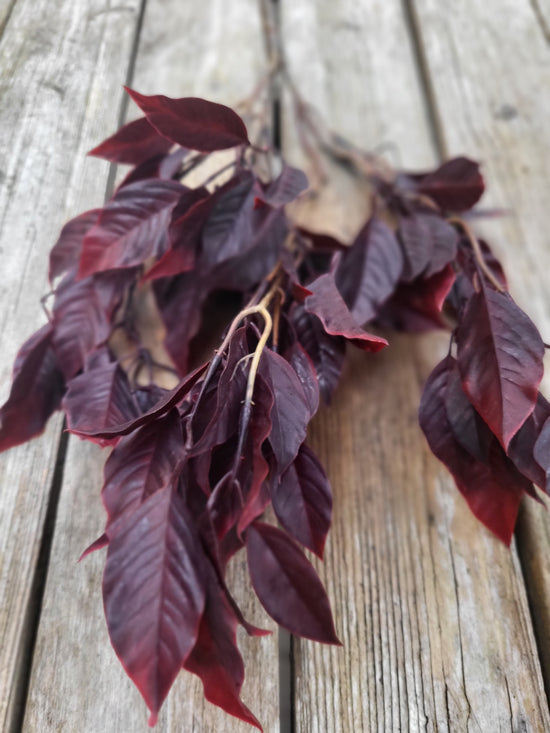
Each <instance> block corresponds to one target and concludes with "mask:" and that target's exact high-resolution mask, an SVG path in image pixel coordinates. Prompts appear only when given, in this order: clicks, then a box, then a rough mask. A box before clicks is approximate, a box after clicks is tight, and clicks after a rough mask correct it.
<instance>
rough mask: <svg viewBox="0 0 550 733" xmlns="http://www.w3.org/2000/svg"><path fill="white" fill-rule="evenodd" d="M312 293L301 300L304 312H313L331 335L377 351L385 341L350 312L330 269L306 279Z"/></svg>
mask: <svg viewBox="0 0 550 733" xmlns="http://www.w3.org/2000/svg"><path fill="white" fill-rule="evenodd" d="M307 287H308V290H310V291H311V293H312V295H310V296H308V297H307V298H306V300H305V303H304V307H305V309H306V311H308V313H311V314H312V315H315V316H317V318H319V320H320V321H321V323H322V324H323V328H324V329H325V331H326V332H327V333H328V334H330V335H331V336H343V338H345V339H346V340H347V341H350V342H351V343H352V344H353V345H354V346H357V348H358V349H362V350H363V351H374V352H376V351H380V349H383V348H384V346H387V345H388V342H387V341H386V339H385V338H382V337H381V336H374V335H373V334H371V333H367V332H366V331H364V330H363V329H362V328H361V327H360V326H359V325H358V323H357V321H356V320H355V319H354V317H353V316H352V314H351V313H350V311H349V309H348V307H347V305H346V304H345V302H344V299H343V298H342V296H341V295H340V293H339V291H338V288H337V287H336V283H335V282H334V278H333V276H332V275H331V274H330V273H326V274H325V275H321V277H318V278H317V279H316V280H314V281H313V282H311V283H308V286H307Z"/></svg>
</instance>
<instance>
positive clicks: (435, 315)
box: [376, 265, 456, 332]
mask: <svg viewBox="0 0 550 733" xmlns="http://www.w3.org/2000/svg"><path fill="white" fill-rule="evenodd" d="M455 278H456V274H455V272H454V270H453V268H452V266H451V265H447V266H446V267H444V268H443V269H442V270H441V271H440V272H436V273H435V274H434V275H431V276H430V277H427V278H424V277H421V278H418V279H416V280H413V282H411V283H399V285H398V286H397V289H396V291H395V293H394V294H393V295H392V297H391V298H390V299H389V300H388V301H387V302H386V303H385V304H384V305H383V306H382V308H381V309H380V311H379V313H378V315H377V316H376V323H377V324H379V325H380V326H383V327H385V328H393V329H395V330H397V331H408V332H422V331H431V330H433V329H434V328H448V323H446V322H445V320H444V319H443V316H442V314H441V311H442V308H443V305H444V303H445V300H446V298H447V296H448V295H449V293H450V291H451V289H452V287H453V284H454V282H455Z"/></svg>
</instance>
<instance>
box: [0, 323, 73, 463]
mask: <svg viewBox="0 0 550 733" xmlns="http://www.w3.org/2000/svg"><path fill="white" fill-rule="evenodd" d="M52 337H53V329H52V327H51V325H50V324H46V325H45V326H42V328H40V329H39V330H38V331H36V333H34V334H33V335H32V336H31V337H30V338H29V339H28V340H27V341H26V342H25V343H24V344H23V346H22V347H21V349H20V350H19V353H18V354H17V357H16V360H15V365H14V369H13V378H12V379H13V381H12V386H11V390H10V395H9V397H8V399H7V401H6V402H5V403H4V405H2V407H1V408H0V451H4V450H7V449H8V448H12V447H13V446H15V445H20V444H21V443H25V442H26V441H27V440H30V439H31V438H34V437H35V436H36V435H40V433H41V432H42V431H43V430H44V428H45V426H46V423H47V421H48V418H49V417H50V415H51V414H52V413H53V412H55V410H57V409H58V408H59V406H60V404H61V398H62V397H63V393H64V391H65V380H64V378H63V373H62V371H61V369H60V367H59V365H58V362H57V358H56V355H55V352H54V350H53V348H52Z"/></svg>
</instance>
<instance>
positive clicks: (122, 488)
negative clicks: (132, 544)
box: [101, 409, 183, 527]
mask: <svg viewBox="0 0 550 733" xmlns="http://www.w3.org/2000/svg"><path fill="white" fill-rule="evenodd" d="M182 454H183V435H182V429H181V422H180V419H179V414H178V411H177V410H176V409H172V410H171V411H170V412H169V413H167V414H166V415H165V416H164V417H163V418H162V419H159V420H156V421H155V422H150V423H147V424H146V425H144V426H143V427H141V428H139V429H137V430H136V431H135V432H134V433H133V434H132V435H129V436H127V437H126V438H124V439H123V440H122V441H121V442H120V443H119V444H118V445H117V446H116V448H115V449H114V450H113V452H112V453H111V455H110V456H109V458H108V459H107V461H106V463H105V469H104V483H103V488H102V490H101V498H102V499H103V504H104V505H105V509H106V510H107V517H108V519H107V527H109V525H111V524H112V523H113V522H114V521H117V520H118V519H119V518H120V517H121V516H122V515H123V514H125V513H126V512H132V511H136V510H137V509H138V508H139V506H140V505H141V504H143V502H144V501H146V500H147V499H148V498H149V497H150V496H151V495H152V494H154V493H155V492H156V491H162V490H164V489H168V488H169V486H170V484H171V482H172V481H173V473H174V470H175V468H176V465H177V463H178V460H179V459H180V457H181V456H182Z"/></svg>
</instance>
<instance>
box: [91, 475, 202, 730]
mask: <svg viewBox="0 0 550 733" xmlns="http://www.w3.org/2000/svg"><path fill="white" fill-rule="evenodd" d="M108 536H109V549H108V552H107V561H106V564H105V572H104V576H103V602H104V606H105V616H106V619H107V626H108V629H109V636H110V638H111V643H112V645H113V647H114V650H115V652H116V654H117V656H118V657H119V659H120V661H121V663H122V665H123V667H124V669H125V670H126V672H127V674H128V675H129V677H130V678H131V679H132V681H133V682H134V683H135V685H136V686H137V688H138V689H139V691H140V693H141V694H142V696H143V698H144V700H145V702H146V703H147V706H148V707H149V709H150V711H151V719H150V721H149V722H150V725H154V724H155V723H156V720H157V716H158V711H159V710H160V707H161V705H162V703H163V701H164V699H165V697H166V695H167V694H168V691H169V689H170V687H171V685H172V683H173V682H174V680H175V678H176V676H177V674H178V671H179V670H180V669H181V666H182V664H183V663H184V662H185V660H186V659H187V657H188V655H189V653H190V652H191V650H192V649H193V647H194V646H195V643H196V640H197V637H198V633H199V624H200V621H201V618H202V613H203V609H204V603H205V596H206V591H205V577H204V562H205V559H204V556H203V555H202V552H201V549H200V542H199V540H198V538H197V537H196V533H195V530H194V529H193V523H192V520H191V518H190V517H189V516H188V513H187V510H186V508H185V504H184V502H183V499H182V497H181V496H180V494H179V492H178V490H177V488H176V486H171V487H168V488H165V489H163V490H161V491H156V492H155V493H153V494H152V495H151V496H149V497H148V498H147V499H146V500H145V501H144V502H143V503H142V504H140V506H139V507H138V508H136V510H135V511H132V512H125V513H124V514H122V516H120V518H119V519H118V520H117V521H116V522H114V523H113V524H112V525H111V526H110V528H109V529H108Z"/></svg>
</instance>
